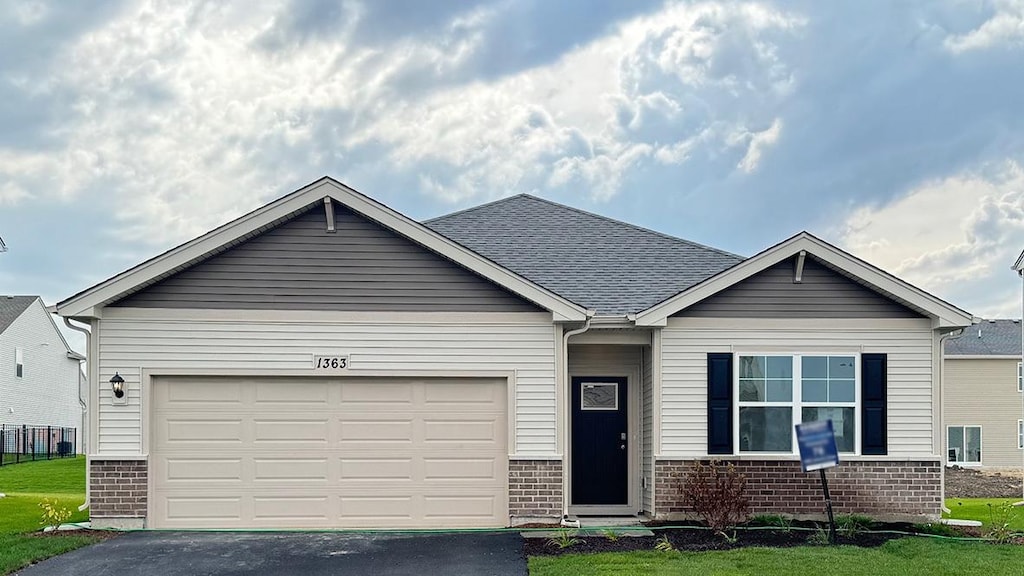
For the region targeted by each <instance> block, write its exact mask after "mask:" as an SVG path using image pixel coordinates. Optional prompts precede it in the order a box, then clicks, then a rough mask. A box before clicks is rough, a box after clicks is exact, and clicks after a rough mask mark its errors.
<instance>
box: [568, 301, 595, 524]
mask: <svg viewBox="0 0 1024 576" xmlns="http://www.w3.org/2000/svg"><path fill="white" fill-rule="evenodd" d="M593 318H594V317H593V316H592V315H588V316H587V321H586V323H584V324H583V327H582V328H577V329H575V330H569V331H568V332H566V333H564V334H562V353H563V354H565V362H563V363H562V364H563V365H562V382H564V384H565V391H566V394H565V398H566V399H567V402H566V403H565V404H564V405H563V411H564V412H565V413H564V414H563V415H562V441H563V442H564V444H563V446H562V522H566V521H568V520H569V474H568V471H569V457H568V456H569V418H571V417H572V409H571V408H570V406H571V405H572V400H571V398H572V390H571V386H572V383H571V382H570V381H569V338H570V337H572V336H576V335H578V334H583V333H584V332H586V331H587V330H590V322H591V320H593Z"/></svg>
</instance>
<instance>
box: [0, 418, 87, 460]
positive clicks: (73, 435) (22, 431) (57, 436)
mask: <svg viewBox="0 0 1024 576" xmlns="http://www.w3.org/2000/svg"><path fill="white" fill-rule="evenodd" d="M77 434H78V430H77V429H75V428H65V427H63V426H25V425H21V426H19V425H12V424H0V466H3V465H5V464H17V463H19V462H31V461H33V460H52V459H54V458H74V457H75V446H77V445H78V442H77V440H78V439H77Z"/></svg>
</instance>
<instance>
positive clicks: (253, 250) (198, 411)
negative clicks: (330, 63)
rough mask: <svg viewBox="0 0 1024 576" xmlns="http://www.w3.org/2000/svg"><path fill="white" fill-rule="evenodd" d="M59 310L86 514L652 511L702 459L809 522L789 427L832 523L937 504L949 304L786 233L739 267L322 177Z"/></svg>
mask: <svg viewBox="0 0 1024 576" xmlns="http://www.w3.org/2000/svg"><path fill="white" fill-rule="evenodd" d="M57 310H58V311H59V313H60V314H61V315H63V316H65V317H67V318H71V319H74V320H77V321H79V322H82V323H86V324H88V325H89V327H90V329H91V336H90V338H89V358H90V362H89V366H90V370H91V371H92V373H91V379H90V380H91V381H92V382H94V383H95V384H94V385H93V386H92V387H91V389H90V395H91V404H92V405H93V406H95V407H96V410H94V411H93V412H92V418H93V424H94V426H93V427H92V431H93V432H92V435H93V438H92V440H93V442H92V443H91V446H94V447H95V448H94V450H93V451H92V453H91V454H90V456H89V490H90V496H89V501H90V504H91V515H92V520H93V522H94V523H96V524H97V525H122V526H142V525H145V526H149V527H153V528H316V527H360V528H363V527H388V528H412V527H415V528H423V527H473V526H480V527H490V526H507V525H510V524H511V525H514V524H519V523H523V522H528V521H535V520H537V519H557V518H559V517H562V516H563V515H565V514H569V515H627V516H633V515H643V516H648V517H656V518H672V517H675V516H679V515H681V514H683V513H684V512H685V508H684V506H683V502H682V499H681V494H680V488H681V486H682V474H684V473H685V471H686V470H687V469H688V467H689V466H691V465H692V463H693V462H695V461H698V460H704V459H709V458H714V459H720V460H724V461H728V462H732V463H735V465H736V466H737V467H738V469H739V470H741V471H742V472H744V473H745V474H746V475H747V477H748V481H749V484H750V495H751V497H752V500H753V507H754V510H755V511H756V512H767V511H773V512H783V513H790V514H794V515H805V514H819V513H820V512H821V510H822V498H821V492H820V488H819V484H818V478H817V476H816V475H814V474H804V473H802V472H801V470H800V465H799V461H798V457H797V452H796V446H795V442H794V432H793V425H794V424H796V423H799V422H801V421H809V420H818V419H825V418H831V419H832V420H833V422H834V423H835V426H836V431H837V435H838V438H839V447H840V450H841V452H842V458H843V463H842V464H841V465H840V466H839V468H837V469H836V470H834V471H831V472H830V474H831V477H832V490H833V491H832V494H833V497H834V498H835V501H836V506H837V507H838V509H839V510H840V511H859V512H864V513H868V514H874V515H878V516H882V515H901V516H912V517H925V516H930V517H934V516H937V515H938V514H939V511H940V507H941V494H942V489H941V482H942V470H943V466H942V463H943V456H942V455H943V447H942V446H941V441H940V440H938V439H940V438H941V437H942V434H941V433H940V430H941V422H940V419H939V417H940V410H939V406H940V405H941V404H940V402H941V389H940V385H939V384H940V378H939V373H940V369H941V364H940V357H941V354H940V350H941V347H942V339H943V338H944V337H946V335H948V334H949V333H950V332H953V331H957V330H960V329H962V328H963V327H965V326H968V325H970V324H971V322H972V320H973V318H972V316H971V315H970V314H968V313H966V312H964V311H962V310H960V309H958V308H956V307H955V306H952V305H950V304H948V303H946V302H943V301H941V300H939V299H938V298H936V297H934V296H932V295H930V294H927V293H926V292H924V291H922V290H920V289H918V288H915V287H914V286H911V285H910V284H908V283H906V282H904V281H902V280H900V279H899V278H896V277H893V276H892V275H890V274H887V273H885V272H883V271H881V270H879V269H878V268H875V267H873V266H871V265H870V264H867V263H866V262H864V261H862V260H859V259H857V258H855V257H853V256H851V255H850V254H847V253H845V252H843V251H842V250H839V249H838V248H836V247H835V246H832V245H830V244H828V243H826V242H824V241H822V240H820V239H818V238H816V237H814V236H812V235H811V234H808V233H800V234H797V235H796V236H793V237H792V238H789V239H787V240H784V241H783V242H780V243H779V244H776V245H774V246H771V247H769V248H767V249H765V250H764V251H763V252H761V253H759V254H757V255H755V256H753V257H750V258H742V257H740V256H736V255H734V254H730V253H728V252H724V251H721V250H716V249H714V248H709V247H707V246H702V245H700V244H696V243H693V242H688V241H686V240H681V239H678V238H673V237H671V236H667V235H664V234H660V233H657V232H652V231H650V230H646V229H643V228H639V227H636V226H632V225H630V224H626V223H624V222H619V221H616V220H613V219H609V218H606V217H603V216H598V215H594V214H590V213H587V212H582V211H580V210H576V209H573V208H569V207H566V206H562V205H559V204H555V203H552V202H549V201H546V200H542V199H539V198H534V197H531V196H515V197H511V198H506V199H504V200H499V201H497V202H493V203H490V204H485V205H483V206H479V207H476V208H471V209H469V210H465V211H462V212H457V213H455V214H451V215H448V216H443V217H441V218H437V219H434V220H430V221H427V222H416V221H414V220H412V219H410V218H408V217H406V216H403V215H402V214H400V213H398V212H396V211H394V210H392V209H390V208H388V207H386V206H383V205H381V204H380V203H378V202H376V201H374V200H372V199H371V198H368V197H366V196H364V195H362V194H360V193H358V192H356V191H354V190H352V189H351V188H349V187H347V186H345V185H343V184H341V183H339V182H337V181H335V180H333V179H330V178H323V179H321V180H318V181H316V182H313V183H311V184H309V185H307V186H305V187H303V188H301V189H299V190H297V191H295V192H293V193H291V194H288V195H287V196H284V197H283V198H281V199H279V200H276V201H274V202H271V203H270V204H268V205H266V206H264V207H262V208H259V209H258V210H255V211H254V212H251V213H249V214H247V215H245V216H242V217H241V218H238V219H237V220H235V221H233V222H230V223H228V224H225V225H223V226H221V227H220V228H217V229H215V230H213V231H211V232H209V233H207V234H205V235H203V236H200V237H198V238H196V239H194V240H192V241H190V242H187V243H185V244H182V245H181V246H178V247H177V248H174V249H172V250H169V251H167V252H165V253H163V254H161V255H159V256H157V257H155V258H152V259H151V260H148V261H146V262H143V263H142V264H139V265H138V266H136V267H134V268H131V269H130V270H128V271H126V272H124V273H121V274H118V275H117V276H115V277H113V278H110V279H109V280H106V281H104V282H102V283H100V284H97V285H96V286H93V287H91V288H88V289H86V290H84V291H82V292H80V293H78V294H76V295H74V296H72V297H70V298H68V299H67V300H65V301H63V302H61V303H60V304H58V305H57ZM121 380H123V383H122V382H121ZM120 387H123V392H124V393H123V394H122V395H120V396H119V395H118V394H116V393H114V391H115V389H117V388H120Z"/></svg>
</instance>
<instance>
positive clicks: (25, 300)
mask: <svg viewBox="0 0 1024 576" xmlns="http://www.w3.org/2000/svg"><path fill="white" fill-rule="evenodd" d="M36 298H39V296H3V295H0V334H2V333H3V331H4V330H7V328H8V327H9V326H10V325H11V324H13V323H14V321H15V320H17V319H18V316H21V313H22V312H24V311H25V309H26V308H28V307H29V306H31V305H32V303H33V302H35V301H36Z"/></svg>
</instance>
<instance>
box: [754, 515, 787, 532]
mask: <svg viewBox="0 0 1024 576" xmlns="http://www.w3.org/2000/svg"><path fill="white" fill-rule="evenodd" d="M750 524H751V525H752V526H770V527H772V528H777V529H778V530H779V531H781V532H785V533H787V534H788V533H789V532H792V531H793V520H792V519H791V518H790V517H789V516H783V515H782V514H758V515H757V516H754V517H753V518H751V519H750Z"/></svg>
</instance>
